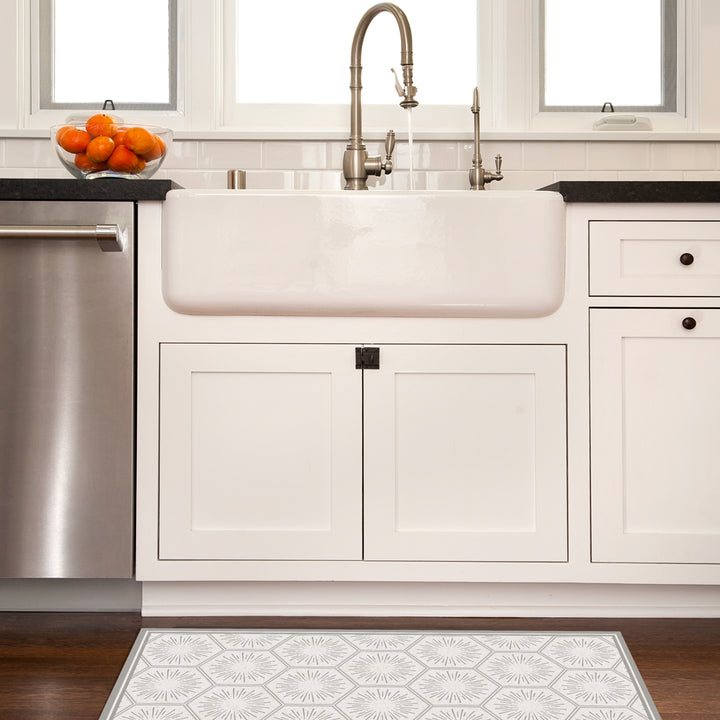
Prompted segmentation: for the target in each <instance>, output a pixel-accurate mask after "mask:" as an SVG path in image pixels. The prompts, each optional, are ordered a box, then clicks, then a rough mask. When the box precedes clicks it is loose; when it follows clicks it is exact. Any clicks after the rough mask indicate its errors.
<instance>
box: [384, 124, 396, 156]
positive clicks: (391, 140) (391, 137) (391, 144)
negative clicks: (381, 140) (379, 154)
mask: <svg viewBox="0 0 720 720" xmlns="http://www.w3.org/2000/svg"><path fill="white" fill-rule="evenodd" d="M393 150H395V131H394V130H388V134H387V137H386V138H385V157H386V158H387V159H388V160H389V159H390V158H391V157H392V154H393Z"/></svg>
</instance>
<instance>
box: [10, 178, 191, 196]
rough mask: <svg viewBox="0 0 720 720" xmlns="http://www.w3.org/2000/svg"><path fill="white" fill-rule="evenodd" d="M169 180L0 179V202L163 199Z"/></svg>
mask: <svg viewBox="0 0 720 720" xmlns="http://www.w3.org/2000/svg"><path fill="white" fill-rule="evenodd" d="M178 187H180V186H179V185H176V184H175V183H174V182H173V181H172V180H153V179H149V180H124V179H122V178H101V179H98V180H75V179H70V178H68V179H59V180H55V179H42V178H38V179H30V178H0V200H105V201H109V200H132V201H136V200H137V201H141V200H164V199H165V196H166V195H167V193H168V191H170V190H172V189H173V188H178Z"/></svg>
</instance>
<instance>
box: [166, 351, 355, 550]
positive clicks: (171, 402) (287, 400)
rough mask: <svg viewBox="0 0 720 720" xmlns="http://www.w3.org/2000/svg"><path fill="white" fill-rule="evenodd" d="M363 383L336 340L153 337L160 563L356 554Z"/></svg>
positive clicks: (351, 356)
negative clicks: (156, 340) (156, 349)
mask: <svg viewBox="0 0 720 720" xmlns="http://www.w3.org/2000/svg"><path fill="white" fill-rule="evenodd" d="M361 388H362V377H361V373H359V372H358V371H356V370H355V369H354V350H353V348H352V347H349V346H345V345H242V344H222V343H219V344H182V343H180V344H172V343H164V344H162V346H161V355H160V488H159V493H160V495H159V501H160V504H159V511H160V517H159V521H160V532H159V548H158V557H159V559H161V560H183V559H189V560H203V559H206V560H209V559H215V560H228V559H237V558H244V559H248V560H270V559H301V558H302V559H308V558H309V559H334V560H339V559H359V558H360V557H361V554H362V547H361V542H362V527H361V523H362V517H361V508H362V499H361V488H362V427H361V423H362V414H361V408H360V405H359V402H358V398H359V397H360V393H361Z"/></svg>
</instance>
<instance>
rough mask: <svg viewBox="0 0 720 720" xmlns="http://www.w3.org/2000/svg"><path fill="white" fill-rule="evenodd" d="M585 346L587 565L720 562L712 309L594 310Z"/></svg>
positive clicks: (719, 392) (718, 342)
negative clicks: (588, 422)
mask: <svg viewBox="0 0 720 720" xmlns="http://www.w3.org/2000/svg"><path fill="white" fill-rule="evenodd" d="M693 321H694V325H693ZM590 339H591V353H590V356H591V388H590V401H591V486H592V528H593V538H592V557H593V561H595V562H649V563H718V562H720V443H718V438H720V371H719V369H720V310H707V309H704V310H703V309H700V310H698V309H688V308H684V309H649V310H645V309H630V310H620V309H618V310H616V309H594V310H592V311H591V314H590Z"/></svg>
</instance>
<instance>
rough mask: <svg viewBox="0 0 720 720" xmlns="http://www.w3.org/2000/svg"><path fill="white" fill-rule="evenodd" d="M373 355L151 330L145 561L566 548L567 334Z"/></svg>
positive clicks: (549, 555)
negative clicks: (150, 470) (152, 409)
mask: <svg viewBox="0 0 720 720" xmlns="http://www.w3.org/2000/svg"><path fill="white" fill-rule="evenodd" d="M379 355H380V363H379V365H380V367H379V369H366V370H360V369H356V358H355V346H354V345H346V344H335V345H333V344H318V345H305V344H297V345H291V344H183V343H179V344H173V343H166V344H162V346H161V361H160V364H161V367H160V480H159V520H160V529H159V560H230V559H232V560H280V559H282V560H301V559H302V560H363V559H364V560H443V561H458V560H465V561H467V560H477V561H538V560H544V561H557V562H563V561H566V560H567V508H566V493H567V490H566V486H567V481H566V465H567V463H566V447H565V437H566V421H565V413H566V393H565V376H566V367H565V365H566V363H565V347H564V346H563V345H448V346H442V345H440V346H435V345H381V346H380V347H379ZM363 450H364V457H363ZM363 514H364V517H363Z"/></svg>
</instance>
